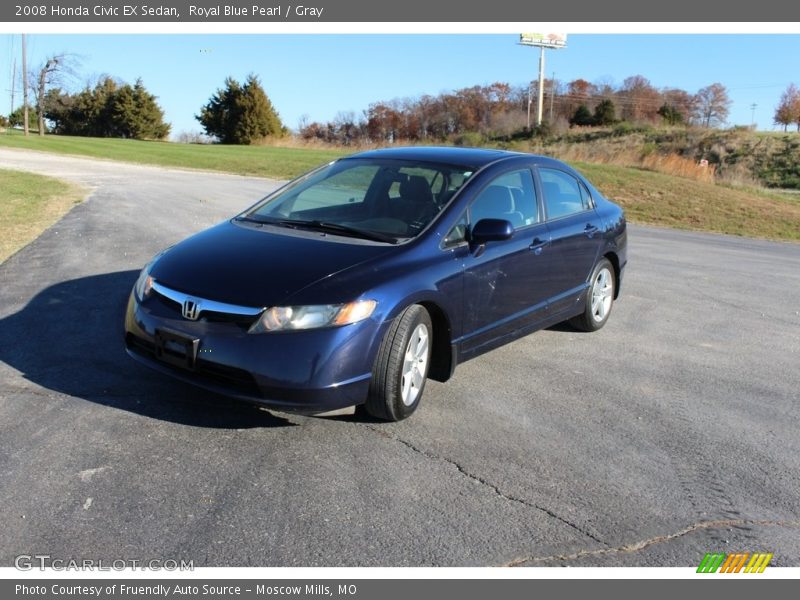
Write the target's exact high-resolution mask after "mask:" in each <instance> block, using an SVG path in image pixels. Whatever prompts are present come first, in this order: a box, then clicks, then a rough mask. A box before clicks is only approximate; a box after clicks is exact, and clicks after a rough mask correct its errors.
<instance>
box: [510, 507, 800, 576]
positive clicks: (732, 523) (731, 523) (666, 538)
mask: <svg viewBox="0 0 800 600" xmlns="http://www.w3.org/2000/svg"><path fill="white" fill-rule="evenodd" d="M747 525H756V526H778V527H800V520H798V521H776V520H756V519H724V520H716V521H701V522H699V523H694V524H692V525H689V526H688V527H684V528H683V529H681V530H680V531H676V532H675V533H670V534H667V535H659V536H656V537H652V538H648V539H646V540H641V541H639V542H634V543H632V544H626V545H624V546H616V547H614V548H600V549H596V550H579V551H578V552H573V553H572V554H556V555H553V556H538V557H537V556H527V557H525V558H516V559H514V560H512V561H510V562H507V563H505V564H502V565H500V566H501V567H518V566H520V565H523V564H526V563H541V562H547V561H556V560H559V561H565V560H575V559H578V558H583V557H585V556H604V555H609V554H630V553H633V552H638V551H639V550H644V549H645V548H647V547H649V546H653V545H655V544H663V543H664V542H670V541H672V540H675V539H678V538H681V537H683V536H685V535H689V534H691V533H694V532H695V531H702V530H704V529H722V528H726V527H745V526H747Z"/></svg>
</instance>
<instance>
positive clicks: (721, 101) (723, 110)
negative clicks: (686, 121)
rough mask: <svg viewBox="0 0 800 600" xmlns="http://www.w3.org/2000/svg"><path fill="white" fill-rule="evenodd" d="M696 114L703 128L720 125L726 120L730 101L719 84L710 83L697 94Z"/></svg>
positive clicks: (723, 87) (725, 90) (726, 92)
mask: <svg viewBox="0 0 800 600" xmlns="http://www.w3.org/2000/svg"><path fill="white" fill-rule="evenodd" d="M696 98H697V109H696V110H697V114H698V116H699V120H700V123H701V124H702V125H703V126H704V127H716V126H718V125H722V124H723V123H724V122H725V121H726V120H727V119H728V112H729V111H730V107H731V99H730V98H728V89H727V88H726V87H725V86H724V85H722V84H721V83H712V84H711V85H709V86H707V87H704V88H703V89H701V90H700V91H699V92H697V96H696Z"/></svg>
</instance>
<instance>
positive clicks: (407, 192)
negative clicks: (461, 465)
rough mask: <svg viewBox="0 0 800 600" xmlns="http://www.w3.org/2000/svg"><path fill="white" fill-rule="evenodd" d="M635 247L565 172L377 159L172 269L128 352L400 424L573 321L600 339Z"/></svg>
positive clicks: (283, 402)
mask: <svg viewBox="0 0 800 600" xmlns="http://www.w3.org/2000/svg"><path fill="white" fill-rule="evenodd" d="M626 245H627V244H626V229H625V219H624V216H623V213H622V210H621V209H620V208H619V207H618V206H616V205H615V204H613V203H611V202H609V201H608V200H607V199H605V198H604V197H603V196H602V194H600V193H599V192H598V191H597V190H596V189H595V188H594V187H592V185H591V184H590V183H589V182H588V181H586V179H584V178H583V177H582V176H581V175H580V174H578V173H577V172H575V171H574V170H573V169H571V168H570V167H568V166H567V165H565V164H563V163H561V162H559V161H556V160H553V159H550V158H545V157H541V156H533V155H528V154H518V153H511V152H503V151H497V150H479V149H465V148H396V149H387V150H376V151H370V152H364V153H360V154H356V155H353V156H350V157H347V158H343V159H341V160H337V161H334V162H332V163H330V164H328V165H325V166H323V167H321V168H318V169H316V170H314V171H312V172H310V173H308V174H307V175H304V176H302V177H300V178H298V179H296V180H294V181H292V182H290V183H288V184H287V185H285V186H283V187H282V188H280V189H279V190H277V191H276V192H274V193H273V194H271V195H269V196H267V197H266V198H265V199H264V200H262V201H260V202H258V203H257V204H255V205H254V206H252V207H251V208H249V209H247V210H246V211H245V212H243V213H242V214H240V215H239V216H237V217H235V218H233V219H231V220H230V221H226V222H224V223H221V224H219V225H217V226H215V227H212V228H211V229H208V230H206V231H203V232H201V233H198V234H196V235H194V236H192V237H190V238H189V239H187V240H184V241H183V242H180V243H179V244H177V245H175V246H172V247H171V248H169V249H168V250H165V251H164V252H162V253H161V254H159V255H157V256H156V257H155V258H154V259H153V260H152V261H151V262H150V264H148V265H147V266H146V267H145V268H144V270H143V271H142V273H141V275H140V276H139V279H138V281H137V282H136V285H135V286H134V289H133V292H132V294H131V297H130V301H129V303H128V311H127V316H126V320H125V328H126V344H127V350H128V352H129V353H130V355H131V356H133V357H134V358H136V359H137V360H140V361H142V362H143V363H145V364H147V365H149V366H151V367H154V368H156V369H158V370H160V371H163V372H165V373H168V374H170V375H173V376H175V377H178V378H180V379H183V380H186V381H188V382H191V383H194V384H197V385H200V386H203V387H206V388H209V389H211V390H214V391H217V392H222V393H224V394H227V395H230V396H235V397H238V398H242V399H246V400H250V401H255V402H258V403H261V404H265V405H268V406H272V407H274V408H277V409H282V410H296V411H303V412H325V411H330V410H334V409H338V408H342V407H345V406H352V405H361V404H363V405H364V406H365V408H366V410H367V411H368V412H369V413H370V414H372V415H373V416H376V417H379V418H382V419H389V420H399V419H403V418H405V417H408V416H409V415H410V414H411V413H413V412H414V410H415V409H416V408H417V406H419V402H420V398H421V397H422V392H423V389H424V387H425V381H426V379H427V378H428V377H430V378H432V379H435V380H437V381H446V380H447V379H448V378H449V377H450V376H451V375H452V374H453V370H454V369H455V367H456V365H457V364H458V363H460V362H463V361H465V360H469V359H471V358H474V357H476V356H478V355H480V354H482V353H484V352H486V351H488V350H491V349H492V348H496V347H498V346H500V345H503V344H505V343H507V342H510V341H512V340H514V339H517V338H519V337H521V336H524V335H526V334H528V333H531V332H533V331H536V330H538V329H542V328H544V327H548V326H550V325H553V324H555V323H559V322H561V321H566V320H569V321H570V322H571V323H572V325H573V326H575V327H578V328H580V329H584V330H589V331H593V330H596V329H600V328H601V327H602V326H603V325H604V324H605V323H606V321H607V320H608V317H609V314H610V312H611V306H612V303H613V302H614V300H615V298H616V297H617V295H618V294H619V289H620V282H621V280H622V273H623V270H624V268H625V264H626V260H627V259H626ZM531 369H535V366H534V365H531Z"/></svg>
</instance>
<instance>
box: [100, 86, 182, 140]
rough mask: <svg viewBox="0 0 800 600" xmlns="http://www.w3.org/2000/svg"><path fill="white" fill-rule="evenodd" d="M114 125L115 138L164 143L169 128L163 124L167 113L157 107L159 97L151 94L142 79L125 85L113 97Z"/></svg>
mask: <svg viewBox="0 0 800 600" xmlns="http://www.w3.org/2000/svg"><path fill="white" fill-rule="evenodd" d="M111 113H112V122H113V123H114V127H115V130H116V132H115V133H116V137H124V138H134V139H137V140H144V139H163V138H165V137H167V135H168V134H169V130H170V126H169V125H168V124H166V123H164V111H162V110H161V107H159V106H158V104H157V103H156V97H155V96H153V94H151V93H150V92H148V91H147V90H146V89H145V87H144V84H143V83H142V80H141V79H137V80H136V83H135V84H134V85H133V87H131V86H130V85H127V84H126V85H123V86H122V87H121V88H119V89H118V90H117V92H116V94H114V97H113V99H112V106H111Z"/></svg>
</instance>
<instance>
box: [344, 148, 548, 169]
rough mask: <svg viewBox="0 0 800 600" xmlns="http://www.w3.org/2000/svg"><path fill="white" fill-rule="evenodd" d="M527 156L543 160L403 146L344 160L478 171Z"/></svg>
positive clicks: (473, 150)
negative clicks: (425, 164)
mask: <svg viewBox="0 0 800 600" xmlns="http://www.w3.org/2000/svg"><path fill="white" fill-rule="evenodd" d="M515 156H517V157H519V156H527V157H530V158H543V157H538V156H535V155H533V154H523V153H520V152H510V151H508V150H494V149H490V148H463V147H454V146H403V147H399V148H382V149H380V150H368V151H366V152H359V153H358V154H352V155H350V156H348V157H346V158H386V159H396V160H410V161H421V162H437V163H443V164H452V165H459V166H463V167H471V168H474V169H479V168H481V167H483V166H485V165H488V164H489V163H493V162H495V161H497V160H500V159H503V158H511V157H515Z"/></svg>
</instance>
